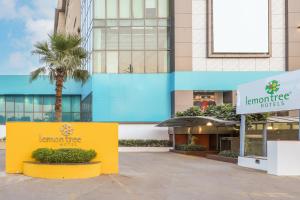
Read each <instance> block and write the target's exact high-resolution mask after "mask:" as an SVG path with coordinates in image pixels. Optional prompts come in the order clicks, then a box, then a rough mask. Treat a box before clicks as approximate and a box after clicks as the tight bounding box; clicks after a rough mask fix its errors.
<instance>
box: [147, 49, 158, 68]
mask: <svg viewBox="0 0 300 200" xmlns="http://www.w3.org/2000/svg"><path fill="white" fill-rule="evenodd" d="M145 65H146V66H145V68H146V73H157V51H146V52H145Z"/></svg>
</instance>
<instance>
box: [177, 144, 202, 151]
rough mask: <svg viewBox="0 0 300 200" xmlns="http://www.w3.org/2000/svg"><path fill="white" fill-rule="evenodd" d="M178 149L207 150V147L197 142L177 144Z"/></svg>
mask: <svg viewBox="0 0 300 200" xmlns="http://www.w3.org/2000/svg"><path fill="white" fill-rule="evenodd" d="M175 149H176V150H179V151H206V147H205V146H202V145H197V144H181V145H176V146H175Z"/></svg>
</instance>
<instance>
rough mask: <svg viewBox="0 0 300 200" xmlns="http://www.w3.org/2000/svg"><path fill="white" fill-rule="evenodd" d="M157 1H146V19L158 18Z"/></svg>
mask: <svg viewBox="0 0 300 200" xmlns="http://www.w3.org/2000/svg"><path fill="white" fill-rule="evenodd" d="M156 10H157V9H156V0H145V17H146V18H155V17H156V12H157V11H156Z"/></svg>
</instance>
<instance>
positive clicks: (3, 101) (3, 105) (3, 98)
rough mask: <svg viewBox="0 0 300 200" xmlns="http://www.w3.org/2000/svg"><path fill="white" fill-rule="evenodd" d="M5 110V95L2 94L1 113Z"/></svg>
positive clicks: (0, 98)
mask: <svg viewBox="0 0 300 200" xmlns="http://www.w3.org/2000/svg"><path fill="white" fill-rule="evenodd" d="M3 112H5V97H4V96H0V113H3ZM0 115H1V114H0Z"/></svg>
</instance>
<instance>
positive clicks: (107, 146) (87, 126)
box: [6, 122, 118, 174]
mask: <svg viewBox="0 0 300 200" xmlns="http://www.w3.org/2000/svg"><path fill="white" fill-rule="evenodd" d="M38 148H53V149H56V148H82V149H86V150H88V149H94V150H95V151H96V152H97V157H96V158H95V159H94V160H93V162H101V172H102V174H115V173H118V124H116V123H88V122H87V123H85V122H80V123H56V122H49V123H46V122H45V123H44V122H41V123H40V122H9V123H7V124H6V172H7V173H23V162H25V161H33V159H32V158H31V154H32V152H33V151H34V150H36V149H38Z"/></svg>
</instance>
